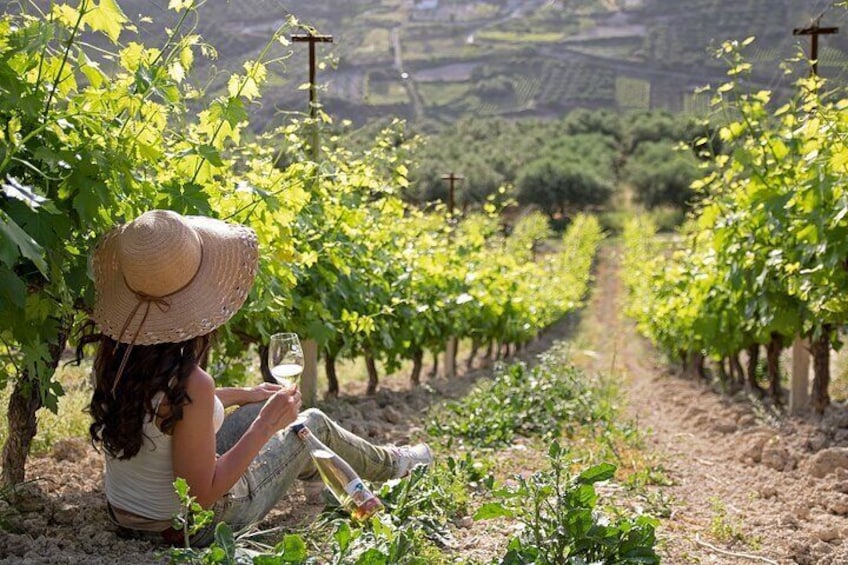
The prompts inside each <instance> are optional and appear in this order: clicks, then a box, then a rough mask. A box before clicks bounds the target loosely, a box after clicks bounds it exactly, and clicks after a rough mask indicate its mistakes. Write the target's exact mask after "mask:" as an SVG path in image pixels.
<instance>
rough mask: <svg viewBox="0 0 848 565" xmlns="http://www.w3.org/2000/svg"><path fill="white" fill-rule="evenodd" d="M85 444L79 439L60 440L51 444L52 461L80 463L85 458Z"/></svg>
mask: <svg viewBox="0 0 848 565" xmlns="http://www.w3.org/2000/svg"><path fill="white" fill-rule="evenodd" d="M86 450H87V444H86V443H85V442H84V441H83V440H81V439H79V438H67V439H60V440H58V441H57V442H56V443H54V444H53V451H52V455H53V459H55V460H56V461H72V462H74V461H81V460H82V459H84V458H85V455H86Z"/></svg>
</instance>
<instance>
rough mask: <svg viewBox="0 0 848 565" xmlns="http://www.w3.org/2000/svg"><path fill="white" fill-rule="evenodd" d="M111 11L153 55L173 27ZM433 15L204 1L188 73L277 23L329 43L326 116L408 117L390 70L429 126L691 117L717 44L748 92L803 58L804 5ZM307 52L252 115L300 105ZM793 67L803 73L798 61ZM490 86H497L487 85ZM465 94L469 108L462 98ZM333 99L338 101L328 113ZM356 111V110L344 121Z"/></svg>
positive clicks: (738, 1)
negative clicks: (527, 118)
mask: <svg viewBox="0 0 848 565" xmlns="http://www.w3.org/2000/svg"><path fill="white" fill-rule="evenodd" d="M119 4H120V5H121V6H122V8H123V9H124V11H125V12H126V13H127V14H128V15H131V16H132V17H135V15H136V14H144V15H147V16H150V17H151V18H152V19H153V22H154V23H152V24H141V25H140V29H141V36H142V39H145V38H146V39H149V40H151V41H152V44H153V45H157V44H161V40H162V38H163V37H164V28H165V27H171V26H173V25H175V22H176V17H177V14H176V13H175V12H174V11H172V10H171V11H169V10H167V9H166V8H165V6H161V5H159V4H154V3H151V2H149V0H119ZM436 4H437V7H436V8H435V9H426V10H425V9H420V8H416V7H415V4H414V3H412V2H409V1H408V0H359V1H357V2H350V1H343V0H326V1H324V2H320V3H304V2H294V1H293V0H274V1H273V3H272V2H270V1H269V0H242V1H240V2H238V3H234V2H208V3H206V4H203V6H202V7H201V8H200V13H199V15H200V18H199V21H198V26H197V29H196V32H197V33H200V34H201V35H202V36H203V38H204V39H205V40H206V41H208V42H209V43H210V44H212V45H214V46H215V47H216V48H217V50H218V53H219V57H218V59H217V60H215V61H208V62H207V61H203V60H202V59H201V58H200V57H198V64H199V65H201V66H203V65H205V66H206V68H208V69H211V68H212V65H214V67H215V69H217V72H220V71H221V70H226V69H240V68H241V66H242V63H243V62H244V61H245V60H246V59H251V58H253V57H256V56H257V54H258V53H259V51H260V50H261V48H262V46H263V45H264V44H265V43H266V42H267V41H268V39H269V38H270V35H271V32H272V30H273V29H274V28H275V26H276V25H278V24H279V23H280V22H282V21H283V20H284V18H285V15H286V13H287V12H289V11H290V12H292V13H294V14H295V15H296V16H297V17H298V18H299V20H300V21H301V22H303V23H306V24H309V25H311V26H314V27H315V28H316V29H318V30H319V31H320V32H321V33H328V34H331V35H333V36H334V38H335V42H334V43H333V44H326V45H322V46H320V47H319V48H318V50H317V54H318V57H319V58H320V60H322V61H328V62H331V63H332V62H333V61H336V60H338V61H340V64H339V71H338V72H339V73H343V75H344V76H343V78H340V79H339V80H335V77H334V73H335V72H336V71H334V70H333V69H332V66H333V65H332V64H331V65H330V66H329V67H328V68H326V69H323V70H321V71H320V72H319V74H318V80H319V81H321V82H323V83H329V87H328V88H327V89H326V91H325V92H322V94H321V96H322V97H323V98H324V100H325V101H326V103H327V105H328V107H338V108H340V109H343V110H342V112H343V113H342V114H341V115H339V116H338V117H339V118H340V119H343V118H349V119H353V120H354V121H357V120H359V119H361V117H362V116H363V115H368V114H369V113H371V112H373V111H375V110H376V109H378V108H379V106H380V105H385V106H386V109H387V111H388V110H389V109H390V108H391V109H392V111H394V109H396V107H397V105H404V104H406V105H409V110H410V111H408V112H406V113H407V114H412V113H413V112H412V111H411V109H412V106H411V105H412V101H411V100H410V99H409V96H408V93H407V92H406V90H405V88H404V87H403V84H401V83H400V82H399V80H400V79H399V76H398V77H394V75H395V74H398V75H399V73H400V71H401V70H404V71H406V72H408V73H409V75H410V78H409V79H408V80H412V81H415V80H417V79H416V76H418V75H421V76H425V77H427V78H426V81H428V82H431V83H433V84H429V85H428V84H423V83H417V84H416V87H417V89H418V91H419V92H420V93H421V96H422V97H423V99H424V104H425V105H426V107H427V108H428V115H429V117H433V118H436V119H440V118H441V116H440V115H439V112H441V109H442V108H443V109H444V111H445V112H446V115H445V117H447V118H449V119H453V118H455V117H456V116H457V112H468V113H470V114H476V113H477V112H494V113H498V112H501V113H504V114H512V113H515V112H527V111H530V112H532V111H533V109H538V112H539V114H540V115H546V116H547V115H551V114H552V113H553V114H556V113H557V112H566V111H568V110H570V109H571V108H573V107H575V106H587V107H598V106H608V107H610V108H662V109H666V110H671V111H685V112H692V111H697V109H698V108H702V107H703V106H704V104H703V103H702V102H695V101H694V100H695V98H693V97H692V88H693V86H692V85H699V84H706V83H712V84H716V83H718V82H720V81H721V80H723V77H724V72H725V68H726V67H725V63H724V62H722V61H721V60H718V59H716V58H715V56H714V52H715V50H716V48H717V47H718V46H719V45H720V44H721V42H722V41H723V40H726V39H737V40H740V39H744V38H745V37H747V36H749V35H753V36H756V38H757V39H756V41H755V43H754V44H753V45H751V46H750V47H749V48H748V53H749V56H750V58H751V60H752V62H753V63H754V65H755V73H754V76H753V78H752V79H751V80H752V81H753V83H752V87H755V88H769V87H772V86H774V85H777V86H778V87H781V88H786V86H787V85H789V84H791V82H792V80H791V79H784V78H783V75H782V70H781V69H780V67H779V63H780V61H782V60H784V59H786V58H787V57H792V56H795V55H797V54H798V53H799V50H801V51H803V52H806V51H805V50H806V49H808V48H809V42H808V41H799V40H798V39H797V38H795V37H793V36H792V33H791V30H792V29H793V28H794V27H798V26H803V25H806V24H807V23H809V18H810V17H811V16H813V15H815V14H813V13H812V12H813V7H812V6H810V4H812V3H807V2H798V1H797V0H768V1H765V0H710V1H701V2H686V3H683V2H680V0H652V1H651V2H636V1H632V0H627V1H625V0H595V1H593V0H582V1H580V2H568V3H562V2H553V3H552V2H550V0H522V1H520V2H518V1H516V0H485V1H476V2H474V1H471V0H442V1H440V2H437V3H436ZM822 25H837V26H839V25H841V26H842V27H845V28H848V11H846V10H845V9H839V8H833V9H831V10H829V11H828V12H827V13H826V14H825V17H824V19H823V21H822ZM392 30H396V34H397V37H398V41H399V45H400V53H399V54H398V53H395V48H394V45H393V40H392V33H393V31H392ZM122 39H126V40H129V39H128V38H122ZM560 47H561V48H560ZM306 53H307V49H306V48H305V47H304V46H300V45H297V46H291V47H289V48H288V52H286V49H285V48H283V47H280V46H278V47H275V55H276V54H279V55H280V56H286V57H287V58H286V59H285V63H284V67H283V66H277V67H275V68H273V69H271V70H270V72H271V73H272V74H274V75H275V76H274V77H273V78H272V80H271V81H270V84H272V85H273V90H272V91H269V92H268V94H267V95H266V96H267V99H266V100H263V103H265V102H267V104H268V106H270V107H281V104H282V105H283V106H284V105H285V104H286V102H285V101H289V100H300V99H301V98H302V93H300V92H298V90H297V88H298V86H300V85H301V84H302V83H303V82H304V80H305V77H306V68H307V65H308V61H307V56H306ZM847 54H848V33H841V34H837V35H832V36H825V37H823V38H822V39H821V57H820V59H821V65H820V69H821V71H822V75H823V76H825V77H826V78H827V77H830V78H833V79H834V80H844V74H845V72H846V70H847V69H848V55H847ZM493 59H496V61H494V62H493ZM399 64H400V65H401V67H400V68H398V65H399ZM463 64H465V65H468V66H471V67H474V68H475V69H478V70H479V71H478V72H477V73H476V74H474V75H473V76H470V77H461V79H460V81H461V84H454V82H457V80H458V79H457V77H455V76H452V75H450V74H446V75H444V76H439V75H438V73H439V72H440V71H441V70H443V69H444V70H445V71H446V72H450V69H454V68H456V67H455V66H454V65H460V66H461V65H463ZM484 67H486V68H484ZM795 68H796V69H797V70H798V72H799V74H806V70H805V68H804V63H803V62H801V63H798V64H796V66H795ZM375 71H382V72H384V73H389V75H386V76H391V77H392V80H389V81H386V80H377V81H374V80H373V79H374V76H379V75H373V73H374V72H375ZM201 76H202V74H201ZM495 78H497V81H499V85H494V86H493V84H491V81H492V80H493V79H495ZM486 81H488V83H487V82H486ZM224 84H226V76H222V77H216V78H215V80H214V81H213V85H214V88H213V89H212V90H210V95H214V94H215V93H216V90H215V89H218V88H220V87H221V86H220V85H224ZM437 85H438V86H437ZM777 95H778V98H779V97H780V93H779V92H778V93H777ZM465 96H467V97H469V100H467V101H463V100H461V98H462V97H465ZM333 99H336V100H338V101H339V103H338V104H336V105H334V104H333ZM357 105H362V109H363V110H367V111H362V112H359V111H357Z"/></svg>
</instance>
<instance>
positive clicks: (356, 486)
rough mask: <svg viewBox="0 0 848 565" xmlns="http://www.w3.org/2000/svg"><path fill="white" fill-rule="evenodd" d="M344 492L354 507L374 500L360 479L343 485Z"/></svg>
mask: <svg viewBox="0 0 848 565" xmlns="http://www.w3.org/2000/svg"><path fill="white" fill-rule="evenodd" d="M345 492H346V493H347V494H348V495H349V496H350V498H351V499H352V500H353V503H354V504H355V505H356V506H362V505H363V504H365V503H367V502H368V501H369V500H371V499H372V498H374V495H373V494H371V491H370V490H368V489H367V488H365V483H363V482H362V479H360V478H358V477H357V478H355V479H353V480H352V481H350V482H349V483H348V484H346V485H345Z"/></svg>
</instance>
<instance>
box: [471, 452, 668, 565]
mask: <svg viewBox="0 0 848 565" xmlns="http://www.w3.org/2000/svg"><path fill="white" fill-rule="evenodd" d="M548 455H549V458H550V469H549V470H547V471H539V472H536V473H533V474H532V475H530V476H529V477H523V476H521V475H517V476H516V477H515V481H516V485H515V486H507V487H504V488H501V489H497V490H496V491H495V495H496V497H500V500H499V501H498V502H493V503H489V504H485V505H483V506H482V507H481V508H480V509H479V510H478V511H477V513H476V514H475V519H478V520H483V519H492V518H500V517H510V518H513V519H515V520H517V521H519V522H520V523H521V524H522V525H523V528H522V529H521V530H520V532H519V533H518V534H517V535H516V536H514V537H513V538H512V539H511V540H510V541H509V544H508V546H507V551H506V554H505V555H504V556H503V558H502V559H501V561H500V563H503V564H516V565H517V564H519V563H535V564H536V565H559V564H562V563H659V557H658V556H657V554H656V553H655V551H654V545H655V543H656V537H655V533H654V529H655V528H656V525H657V521H656V520H655V519H653V518H649V517H647V516H639V517H636V518H635V519H631V518H627V517H618V516H614V517H612V518H611V517H609V516H607V515H605V514H604V513H603V512H602V511H601V509H600V508H598V507H597V502H598V495H597V493H596V492H595V486H594V485H595V484H596V483H598V482H602V481H607V480H609V479H612V478H613V475H614V474H615V466H614V465H611V464H609V463H602V464H600V465H595V466H593V467H590V468H589V469H586V470H585V471H583V472H582V473H580V474H579V475H577V476H573V475H572V474H571V473H570V472H569V468H570V466H571V465H572V464H573V461H571V460H569V459H567V457H566V456H567V454H566V452H565V451H564V450H562V449H561V448H560V445H559V444H558V443H557V442H553V443H552V444H551V446H550V450H549V453H548Z"/></svg>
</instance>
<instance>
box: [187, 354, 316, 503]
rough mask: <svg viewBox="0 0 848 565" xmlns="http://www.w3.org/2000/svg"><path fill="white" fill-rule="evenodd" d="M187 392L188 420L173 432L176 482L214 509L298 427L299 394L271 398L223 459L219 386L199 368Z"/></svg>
mask: <svg viewBox="0 0 848 565" xmlns="http://www.w3.org/2000/svg"><path fill="white" fill-rule="evenodd" d="M186 392H187V393H188V397H189V398H191V402H190V403H188V404H186V405H185V406H183V418H182V420H180V421H179V422H177V425H176V426H175V427H174V435H173V439H172V446H173V449H172V460H173V464H174V476H176V477H182V478H184V479H185V480H186V482H187V483H188V486H189V487H190V488H191V494H192V496H194V497H196V499H197V502H198V503H199V504H200V505H201V506H203V507H204V508H209V507H211V506H212V505H213V504H214V503H215V501H217V500H218V499H219V498H221V497H222V496H223V495H224V494H225V493H226V492H227V491H228V490H230V489H231V488H232V486H233V485H234V484H235V483H236V481H238V479H239V477H240V476H241V475H242V474H243V473H244V471H245V470H246V469H247V467H248V465H250V462H251V461H252V460H253V458H254V457H256V454H257V453H259V450H260V449H261V448H262V446H263V445H265V442H267V441H268V440H269V439H270V438H271V436H272V435H273V434H274V433H275V432H277V431H278V430H280V429H282V428H283V427H285V426H287V425H289V424H291V423H292V422H294V420H295V418H297V413H298V410H300V392H298V391H297V390H296V389H295V390H280V391H279V392H277V393H274V394H272V395H271V396H270V398H268V400H267V401H266V403H265V406H263V408H262V410H261V411H260V412H259V415H258V416H257V417H256V419H255V420H254V421H253V423H252V424H251V425H250V427H249V428H248V429H247V431H246V432H245V433H244V435H243V436H242V437H241V438H240V439H239V441H238V442H236V444H235V445H234V446H233V447H232V449H230V450H229V451H227V452H226V453H224V454H223V455H221V456H220V457H216V454H215V428H214V423H213V421H212V414H213V410H214V406H213V404H214V401H215V399H214V397H215V382H214V381H213V379H212V377H210V376H209V375H208V374H207V373H206V372H204V371H203V370H202V369H200V368H199V367H197V368H195V370H194V372H192V374H191V375H190V376H189V378H188V382H187V383H186Z"/></svg>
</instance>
